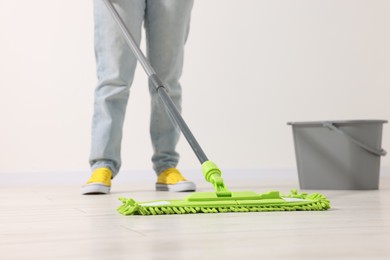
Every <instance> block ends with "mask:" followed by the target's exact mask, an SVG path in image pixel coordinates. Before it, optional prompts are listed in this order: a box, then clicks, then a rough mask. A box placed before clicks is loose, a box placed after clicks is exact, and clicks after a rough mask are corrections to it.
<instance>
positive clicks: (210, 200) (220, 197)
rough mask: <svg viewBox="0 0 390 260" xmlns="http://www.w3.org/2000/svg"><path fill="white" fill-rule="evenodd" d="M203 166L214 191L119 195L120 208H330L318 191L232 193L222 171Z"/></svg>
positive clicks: (161, 211) (142, 211)
mask: <svg viewBox="0 0 390 260" xmlns="http://www.w3.org/2000/svg"><path fill="white" fill-rule="evenodd" d="M204 165H205V164H203V165H202V171H203V174H204V175H205V179H206V180H207V181H209V182H211V183H212V184H213V186H214V189H215V192H195V193H192V194H190V195H188V196H187V197H185V198H184V199H183V200H162V201H149V202H135V201H134V200H133V199H126V198H119V200H120V201H122V203H123V204H122V205H121V206H119V207H118V208H117V210H118V212H119V213H121V214H123V215H165V214H194V213H225V212H263V211H306V210H327V209H329V208H330V202H329V200H327V199H326V198H325V196H323V195H321V194H319V193H313V194H310V195H309V194H307V193H298V192H297V191H296V190H292V191H291V192H290V194H288V195H283V194H280V193H279V192H278V191H270V192H267V193H260V194H258V193H255V192H252V191H244V192H230V191H229V190H227V189H226V187H225V185H224V184H223V180H222V178H221V172H220V171H219V169H218V168H217V167H216V165H215V164H213V163H212V162H209V161H208V162H207V164H206V165H205V166H204Z"/></svg>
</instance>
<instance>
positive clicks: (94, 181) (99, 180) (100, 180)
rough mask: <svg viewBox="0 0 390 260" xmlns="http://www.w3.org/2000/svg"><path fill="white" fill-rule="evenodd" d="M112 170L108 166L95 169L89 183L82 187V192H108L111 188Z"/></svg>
mask: <svg viewBox="0 0 390 260" xmlns="http://www.w3.org/2000/svg"><path fill="white" fill-rule="evenodd" d="M111 177H112V172H111V170H110V169H108V168H97V169H95V170H94V171H93V172H92V174H91V177H90V178H89V180H88V181H87V183H86V184H85V185H84V186H83V187H82V188H81V193H82V194H107V193H109V192H110V188H111Z"/></svg>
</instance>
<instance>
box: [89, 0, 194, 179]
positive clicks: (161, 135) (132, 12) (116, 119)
mask: <svg viewBox="0 0 390 260" xmlns="http://www.w3.org/2000/svg"><path fill="white" fill-rule="evenodd" d="M113 3H114V6H115V7H116V9H117V11H118V12H119V14H120V15H121V17H122V19H123V21H124V22H125V24H126V26H127V28H128V29H129V31H130V32H131V34H132V35H133V37H134V39H135V41H136V42H137V43H138V44H139V43H140V41H141V30H142V24H143V23H144V28H145V32H146V46H147V58H148V60H149V61H150V63H151V65H152V67H153V68H154V69H155V71H156V73H157V75H158V76H159V77H160V79H161V81H162V82H163V83H164V84H165V86H166V88H167V91H168V93H169V95H170V97H171V98H172V100H173V102H174V103H175V104H176V106H177V107H178V109H179V110H181V86H180V83H179V79H180V77H181V74H182V67H183V56H184V45H185V42H186V40H187V36H188V31H189V24H190V17H191V10H192V6H193V0H114V1H113ZM94 19H95V54H96V64H97V76H98V83H97V86H96V90H95V96H94V98H95V100H94V114H93V122H92V143H91V154H90V165H91V168H92V169H95V168H98V167H108V168H110V169H111V170H112V172H113V176H115V175H116V174H117V173H118V172H119V169H120V167H121V141H122V129H123V122H124V118H125V111H126V106H127V101H128V98H129V93H130V86H131V84H132V82H133V77H134V71H135V68H136V64H137V60H136V58H135V56H134V55H133V54H132V52H131V50H130V49H129V47H128V45H127V44H126V42H125V40H124V38H123V34H122V32H121V31H120V29H119V27H118V25H117V24H116V23H115V22H114V20H113V18H112V17H111V15H110V13H109V12H108V11H107V8H106V7H105V5H104V3H103V1H101V0H94ZM149 90H150V95H151V118H150V135H151V140H152V145H153V151H154V154H153V156H152V162H153V169H154V170H155V172H156V173H157V174H158V173H160V172H161V171H163V170H165V169H167V168H170V167H176V165H177V164H178V160H179V154H178V153H177V152H176V150H175V148H176V145H177V142H178V139H179V135H180V130H179V129H178V127H177V125H176V124H175V123H173V122H172V121H171V118H170V116H169V115H168V113H167V112H166V110H165V108H164V107H163V105H162V104H160V100H159V97H158V95H157V94H156V91H155V89H154V87H153V86H151V85H150V84H149Z"/></svg>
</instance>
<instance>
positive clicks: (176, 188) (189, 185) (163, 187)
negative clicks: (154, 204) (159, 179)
mask: <svg viewBox="0 0 390 260" xmlns="http://www.w3.org/2000/svg"><path fill="white" fill-rule="evenodd" d="M195 190H196V186H195V184H194V183H193V182H190V181H182V182H178V183H176V184H160V183H156V191H173V192H180V191H195Z"/></svg>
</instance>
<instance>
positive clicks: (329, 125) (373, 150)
mask: <svg viewBox="0 0 390 260" xmlns="http://www.w3.org/2000/svg"><path fill="white" fill-rule="evenodd" d="M322 125H323V126H324V127H327V128H328V129H330V130H333V131H335V132H336V133H339V134H341V135H343V136H345V137H346V138H347V139H348V140H350V141H351V142H353V143H355V144H357V145H358V146H360V147H361V148H363V149H364V150H366V151H368V152H370V153H373V154H375V155H378V156H385V155H386V153H387V152H386V151H385V150H383V149H376V148H373V147H371V146H369V145H366V144H364V143H362V142H361V141H359V140H358V139H356V138H354V137H352V136H350V135H348V134H346V133H345V132H344V131H342V130H341V129H340V128H338V127H337V126H335V125H334V124H333V123H332V122H329V121H325V122H322Z"/></svg>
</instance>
